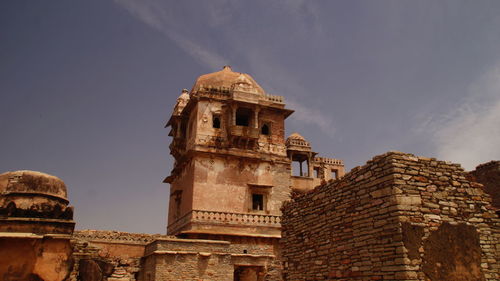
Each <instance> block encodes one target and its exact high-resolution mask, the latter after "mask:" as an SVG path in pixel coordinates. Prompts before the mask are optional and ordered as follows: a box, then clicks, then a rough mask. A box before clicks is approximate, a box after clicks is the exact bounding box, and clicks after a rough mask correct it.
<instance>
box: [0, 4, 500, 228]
mask: <svg viewBox="0 0 500 281" xmlns="http://www.w3.org/2000/svg"><path fill="white" fill-rule="evenodd" d="M223 65H231V66H232V68H233V70H235V71H238V72H244V73H249V74H250V75H252V77H253V78H254V79H255V80H256V81H257V82H258V83H259V84H260V85H261V86H262V87H263V88H264V89H265V90H266V92H268V93H270V94H274V95H282V96H284V97H285V102H286V104H287V107H288V108H290V109H294V110H295V113H294V114H292V115H291V116H290V117H289V118H288V119H287V121H286V133H287V135H289V134H291V133H293V132H296V131H297V132H299V133H300V134H302V135H303V136H304V137H305V138H306V139H307V140H308V141H309V142H310V143H311V144H312V146H313V150H314V151H316V152H319V154H320V155H322V156H325V157H333V158H338V159H343V160H344V161H345V165H346V169H347V170H350V169H351V168H353V167H355V166H358V165H363V164H364V163H365V162H366V161H367V160H369V159H371V158H372V157H373V156H375V155H378V154H382V153H384V152H387V151H390V150H398V151H403V152H409V153H413V154H416V155H421V156H426V157H436V158H438V159H440V160H447V161H451V162H455V163H460V164H462V165H463V167H464V168H465V169H466V170H472V169H474V167H475V166H477V165H478V164H480V163H483V162H487V161H490V160H494V159H495V160H497V159H500V1H497V0H492V1H485V0H478V1H459V0H452V1H443V0H441V1H435V0H432V1H431V0H424V1H397V0H394V1H392V0H379V1H370V0H367V1H356V0H355V1H319V0H318V1H314V0H310V1H306V0H288V1H279V0H276V1H268V0H256V1H243V0H241V1H236V0H234V1H233V0H211V1H191V0H185V1H164V0H141V1H135V0H115V1H112V0H86V1H76V0H75V1H67V0H50V1H24V0H16V1H1V2H0V155H1V158H0V159H1V160H0V172H6V171H14V170H21V169H28V170H37V171H42V172H46V173H49V174H53V175H55V176H58V177H59V178H61V179H62V180H64V181H65V183H66V185H67V187H68V193H69V199H70V202H71V204H72V205H74V206H75V220H76V221H77V226H76V227H77V229H108V230H120V231H129V232H145V233H165V231H166V230H165V229H166V215H167V205H168V197H169V196H168V194H169V189H168V188H169V186H168V185H167V184H164V183H162V180H163V179H164V178H165V177H166V176H168V175H169V173H170V170H171V168H172V157H171V156H170V155H169V149H168V145H169V144H170V141H171V140H170V138H169V137H168V130H167V129H165V128H163V127H164V125H165V123H166V121H167V120H168V118H169V116H170V114H171V112H172V109H173V106H174V104H175V101H176V98H177V97H178V96H179V95H180V93H181V90H182V89H183V88H188V89H190V88H191V87H192V85H193V83H194V81H195V79H196V78H197V77H198V76H199V75H202V74H205V73H210V72H214V71H218V70H220V69H221V68H222V66H223Z"/></svg>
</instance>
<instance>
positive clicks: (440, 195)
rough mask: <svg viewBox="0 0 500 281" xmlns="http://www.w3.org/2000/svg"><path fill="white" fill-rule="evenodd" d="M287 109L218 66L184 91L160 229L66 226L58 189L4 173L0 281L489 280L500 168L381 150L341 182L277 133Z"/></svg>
mask: <svg viewBox="0 0 500 281" xmlns="http://www.w3.org/2000/svg"><path fill="white" fill-rule="evenodd" d="M292 113H293V110H290V109H287V108H286V107H285V103H284V98H283V97H281V96H274V95H270V94H268V93H266V92H265V91H264V90H263V89H262V87H261V86H260V85H259V84H257V82H256V81H255V80H254V79H253V78H252V77H251V76H250V75H248V74H244V73H238V72H234V71H233V70H232V69H231V68H230V67H228V66H226V67H224V68H223V69H222V70H221V71H218V72H214V73H210V74H205V75H202V76H200V77H199V78H198V79H197V80H196V82H195V84H194V86H193V87H192V89H191V90H190V91H188V90H183V91H182V93H181V95H180V96H179V98H178V99H177V103H176V105H175V107H174V110H173V113H172V115H171V117H170V119H169V121H168V122H167V125H166V127H169V128H170V133H169V136H171V137H172V142H171V144H170V151H171V154H172V156H173V157H174V159H175V162H174V166H173V169H172V171H171V173H170V175H168V176H167V177H166V178H165V180H164V182H165V183H169V184H170V198H169V209H168V210H169V211H168V221H167V227H166V233H167V234H166V235H159V234H156V235H151V234H136V233H124V232H117V231H100V230H81V231H73V229H74V226H75V222H74V221H73V207H71V206H69V201H68V199H67V191H66V186H65V184H64V182H62V181H61V180H60V179H58V178H56V177H54V176H51V175H47V174H43V173H39V172H33V171H16V172H7V173H4V174H1V175H0V253H1V254H0V280H5V281H9V280H10V281H13V280H16V281H24V280H27V281H28V280H29V281H40V280H43V281H62V280H71V281H77V280H81V281H136V280H139V281H153V280H157V281H160V280H162V281H163V280H183V281H232V280H235V281H264V280H267V281H281V280H284V281H292V280H293V281H295V280H297V281H298V280H300V281H303V280H432V281H438V280H439V281H440V280H445V281H468V280H471V281H472V280H481V281H483V280H484V281H492V280H500V265H499V262H498V261H500V222H499V219H498V215H497V214H496V213H495V212H496V211H497V210H498V208H499V207H500V204H499V203H498V202H500V201H499V197H498V196H499V194H500V161H492V162H489V163H486V164H483V165H480V166H478V167H477V169H476V170H475V171H472V172H470V173H468V172H465V171H464V170H463V169H462V168H461V167H460V165H458V164H451V163H448V162H444V161H438V160H436V159H434V158H424V157H416V156H414V155H411V154H406V153H401V152H389V153H386V154H383V155H380V156H376V157H374V158H373V159H372V160H370V161H368V162H367V163H366V165H364V166H362V167H356V168H354V169H352V170H351V171H350V172H349V173H347V174H345V172H344V165H343V162H342V160H338V159H333V158H325V157H319V156H318V155H317V153H315V152H314V151H313V150H312V149H311V145H310V143H309V142H308V141H307V140H306V139H305V138H304V137H302V136H301V135H300V134H298V133H293V134H291V135H290V136H289V137H288V138H287V139H285V119H286V118H287V117H288V116H290V114H292ZM492 197H493V205H492V199H491V198H492ZM77 211H78V210H77Z"/></svg>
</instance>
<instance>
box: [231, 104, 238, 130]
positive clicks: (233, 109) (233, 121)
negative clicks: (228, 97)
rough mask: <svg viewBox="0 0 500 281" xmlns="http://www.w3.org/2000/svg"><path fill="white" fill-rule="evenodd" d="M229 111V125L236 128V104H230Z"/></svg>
mask: <svg viewBox="0 0 500 281" xmlns="http://www.w3.org/2000/svg"><path fill="white" fill-rule="evenodd" d="M231 110H232V115H233V118H232V121H231V123H232V124H233V126H236V111H238V106H237V105H236V104H231Z"/></svg>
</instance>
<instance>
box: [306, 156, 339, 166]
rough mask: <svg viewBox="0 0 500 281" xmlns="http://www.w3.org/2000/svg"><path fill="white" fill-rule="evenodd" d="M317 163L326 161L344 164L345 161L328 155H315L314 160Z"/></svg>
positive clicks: (327, 162)
mask: <svg viewBox="0 0 500 281" xmlns="http://www.w3.org/2000/svg"><path fill="white" fill-rule="evenodd" d="M313 161H314V162H315V163H326V164H333V165H344V161H342V160H339V159H334V158H326V157H315V158H314V160H313Z"/></svg>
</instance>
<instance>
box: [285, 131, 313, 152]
mask: <svg viewBox="0 0 500 281" xmlns="http://www.w3.org/2000/svg"><path fill="white" fill-rule="evenodd" d="M286 146H287V148H288V149H292V150H294V149H298V150H307V151H310V150H311V145H310V144H309V142H308V141H306V139H305V138H304V137H303V136H301V135H300V134H299V133H293V134H291V135H290V136H289V137H288V138H287V139H286Z"/></svg>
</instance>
